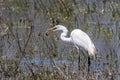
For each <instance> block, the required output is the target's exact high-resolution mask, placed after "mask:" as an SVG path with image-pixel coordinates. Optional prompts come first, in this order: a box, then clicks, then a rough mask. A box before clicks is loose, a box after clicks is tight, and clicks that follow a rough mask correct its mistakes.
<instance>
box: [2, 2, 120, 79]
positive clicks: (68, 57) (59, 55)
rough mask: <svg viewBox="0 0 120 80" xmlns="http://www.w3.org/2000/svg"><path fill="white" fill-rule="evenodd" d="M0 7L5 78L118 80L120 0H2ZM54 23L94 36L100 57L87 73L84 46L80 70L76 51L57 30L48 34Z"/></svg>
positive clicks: (119, 71)
mask: <svg viewBox="0 0 120 80" xmlns="http://www.w3.org/2000/svg"><path fill="white" fill-rule="evenodd" d="M0 10H1V11H0V79H1V80H4V79H5V80H8V79H11V80H13V79H15V80H120V54H119V53H120V50H119V48H120V1H119V0H99V1H98V0H0ZM55 24H62V25H64V26H66V27H67V28H68V29H69V31H72V30H73V29H75V28H79V29H81V30H83V31H85V32H86V33H87V34H88V35H89V36H90V37H91V39H92V40H93V42H94V44H95V46H96V48H97V56H98V58H97V59H96V60H95V61H94V60H93V61H92V66H91V72H90V74H89V75H88V74H87V66H86V65H87V62H86V61H87V60H86V58H85V56H86V51H84V50H83V51H80V53H82V52H83V53H85V55H82V54H81V62H80V63H81V65H80V71H79V70H78V66H77V61H78V53H77V50H76V49H75V48H74V47H73V46H69V45H66V44H64V43H63V42H61V40H60V39H59V35H60V33H59V32H56V33H53V35H50V36H48V37H46V36H45V31H46V29H47V28H49V27H51V26H53V25H55ZM69 33H70V32H69ZM68 36H69V35H68Z"/></svg>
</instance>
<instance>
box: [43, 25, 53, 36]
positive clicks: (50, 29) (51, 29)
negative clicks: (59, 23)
mask: <svg viewBox="0 0 120 80" xmlns="http://www.w3.org/2000/svg"><path fill="white" fill-rule="evenodd" d="M54 30H55V28H54V27H52V28H49V29H48V30H47V31H46V32H45V34H46V36H48V35H50V34H51V33H53V32H54Z"/></svg>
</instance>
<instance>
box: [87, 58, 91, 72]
mask: <svg viewBox="0 0 120 80" xmlns="http://www.w3.org/2000/svg"><path fill="white" fill-rule="evenodd" d="M90 66H91V61H90V56H88V73H89V71H90Z"/></svg>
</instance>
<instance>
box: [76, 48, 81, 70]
mask: <svg viewBox="0 0 120 80" xmlns="http://www.w3.org/2000/svg"><path fill="white" fill-rule="evenodd" d="M76 48H77V52H78V70H80V52H79V51H80V49H79V48H78V47H76Z"/></svg>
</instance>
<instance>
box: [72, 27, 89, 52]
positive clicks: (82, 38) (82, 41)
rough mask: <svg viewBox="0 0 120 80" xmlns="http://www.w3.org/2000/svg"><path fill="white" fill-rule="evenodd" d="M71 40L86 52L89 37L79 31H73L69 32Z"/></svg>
mask: <svg viewBox="0 0 120 80" xmlns="http://www.w3.org/2000/svg"><path fill="white" fill-rule="evenodd" d="M71 38H72V40H73V43H74V44H75V46H77V47H82V48H84V49H86V50H88V48H89V46H90V45H91V39H90V38H89V36H88V35H87V34H86V33H85V32H83V31H81V30H79V29H75V30H74V31H72V32H71Z"/></svg>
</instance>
